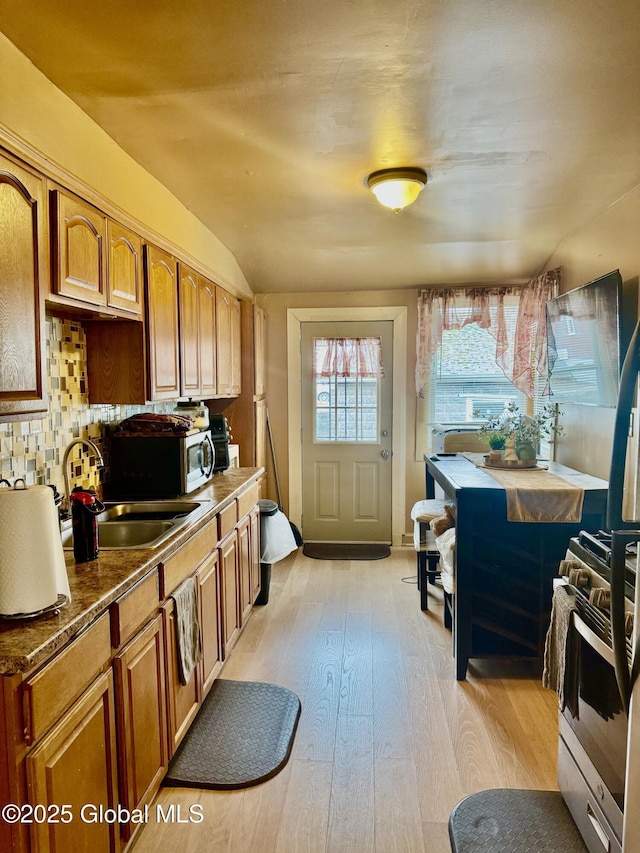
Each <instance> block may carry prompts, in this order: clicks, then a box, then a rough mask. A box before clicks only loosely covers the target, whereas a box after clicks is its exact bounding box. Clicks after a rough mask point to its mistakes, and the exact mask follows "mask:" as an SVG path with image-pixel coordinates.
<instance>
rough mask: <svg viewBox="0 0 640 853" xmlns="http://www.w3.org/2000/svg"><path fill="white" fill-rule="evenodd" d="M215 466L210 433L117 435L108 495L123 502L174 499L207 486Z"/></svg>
mask: <svg viewBox="0 0 640 853" xmlns="http://www.w3.org/2000/svg"><path fill="white" fill-rule="evenodd" d="M214 466H215V451H214V447H213V442H212V440H211V433H210V431H209V430H203V431H202V432H197V433H193V435H126V436H118V435H117V434H116V435H114V436H113V438H112V441H111V476H110V478H109V486H108V492H109V494H110V495H111V496H112V497H114V498H118V499H120V500H124V499H128V498H131V499H135V500H140V499H152V498H174V497H178V496H180V495H186V494H189V492H193V491H194V490H195V489H199V488H200V487H201V486H204V485H206V483H208V481H209V480H210V479H211V476H212V474H213V470H214Z"/></svg>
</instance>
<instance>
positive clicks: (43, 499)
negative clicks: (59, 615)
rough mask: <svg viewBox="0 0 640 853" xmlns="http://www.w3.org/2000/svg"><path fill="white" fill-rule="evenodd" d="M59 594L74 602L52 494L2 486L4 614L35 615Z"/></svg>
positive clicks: (0, 589)
mask: <svg viewBox="0 0 640 853" xmlns="http://www.w3.org/2000/svg"><path fill="white" fill-rule="evenodd" d="M59 595H64V596H66V598H67V599H69V600H70V599H71V594H70V592H69V579H68V577H67V569H66V566H65V562H64V550H63V548H62V539H61V538H60V527H59V524H58V511H57V509H56V506H55V502H54V499H53V492H52V490H51V489H50V488H49V487H48V486H29V487H28V488H22V489H21V488H13V489H8V488H3V487H0V614H1V615H3V616H16V615H18V614H30V613H35V612H38V611H40V610H44V609H45V608H47V607H51V606H52V605H54V604H55V603H56V601H57V600H58V596H59Z"/></svg>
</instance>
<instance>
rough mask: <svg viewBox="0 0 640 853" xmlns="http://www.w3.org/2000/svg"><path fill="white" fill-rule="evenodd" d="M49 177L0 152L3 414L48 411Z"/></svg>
mask: <svg viewBox="0 0 640 853" xmlns="http://www.w3.org/2000/svg"><path fill="white" fill-rule="evenodd" d="M48 265H49V256H48V250H47V234H46V211H45V189H44V181H43V180H42V179H41V178H39V177H38V176H36V175H34V174H32V173H31V172H29V171H28V170H26V169H23V168H21V167H20V166H18V165H17V164H16V163H14V162H13V161H12V160H10V159H8V158H5V157H4V156H2V155H0V318H1V319H0V416H2V415H12V414H16V415H18V416H20V415H24V416H26V415H27V414H28V413H31V412H45V411H46V410H47V404H46V400H45V385H44V369H43V352H44V350H43V334H42V331H43V330H42V323H43V319H44V314H43V307H42V306H43V293H44V288H42V289H41V278H43V279H44V282H46V281H48Z"/></svg>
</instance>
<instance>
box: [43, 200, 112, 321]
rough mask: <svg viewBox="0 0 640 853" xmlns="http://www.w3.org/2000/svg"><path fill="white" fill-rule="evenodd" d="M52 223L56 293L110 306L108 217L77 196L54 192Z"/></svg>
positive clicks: (96, 304) (93, 303)
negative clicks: (107, 240)
mask: <svg viewBox="0 0 640 853" xmlns="http://www.w3.org/2000/svg"><path fill="white" fill-rule="evenodd" d="M51 221H52V234H53V240H52V247H53V281H52V286H53V292H54V294H57V295H59V296H67V297H69V298H71V299H78V300H80V301H81V302H86V303H88V304H90V305H94V306H106V304H107V258H106V250H105V246H106V238H107V218H106V216H105V215H104V214H103V213H101V212H100V211H99V210H97V209H96V208H95V207H92V206H91V205H90V204H88V203H87V202H85V201H83V200H82V199H80V198H77V197H76V196H74V195H70V194H67V193H65V192H63V191H62V190H52V191H51Z"/></svg>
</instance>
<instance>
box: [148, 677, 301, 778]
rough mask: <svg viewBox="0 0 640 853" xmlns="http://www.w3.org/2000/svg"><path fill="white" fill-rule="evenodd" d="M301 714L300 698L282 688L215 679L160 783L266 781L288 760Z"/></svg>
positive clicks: (258, 682)
mask: <svg viewBox="0 0 640 853" xmlns="http://www.w3.org/2000/svg"><path fill="white" fill-rule="evenodd" d="M299 717H300V699H299V698H298V697H297V696H296V694H295V693H292V692H291V690H287V689H286V688H285V687H279V686H278V685H276V684H265V683H263V682H260V681H230V680H228V679H218V680H217V681H216V682H215V683H214V685H213V687H212V688H211V692H210V693H209V695H208V696H207V698H206V699H205V700H204V702H203V703H202V708H200V711H199V712H198V716H197V717H196V719H195V720H194V722H193V724H192V726H191V728H190V729H189V731H188V733H187V735H186V736H185V738H184V740H183V741H182V743H181V744H180V746H179V747H178V751H177V752H176V754H175V755H174V756H173V758H172V760H171V763H170V764H169V770H168V772H167V775H166V776H165V778H164V782H163V784H164V785H176V786H178V787H186V788H218V789H223V790H230V789H234V788H248V787H250V786H251V785H257V784H259V783H260V782H264V781H266V780H267V779H270V778H271V777H272V776H275V775H276V773H278V772H279V771H280V770H282V768H283V767H284V766H285V764H286V763H287V761H288V760H289V755H290V754H291V747H292V746H293V738H294V736H295V732H296V727H297V725H298V718H299Z"/></svg>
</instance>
